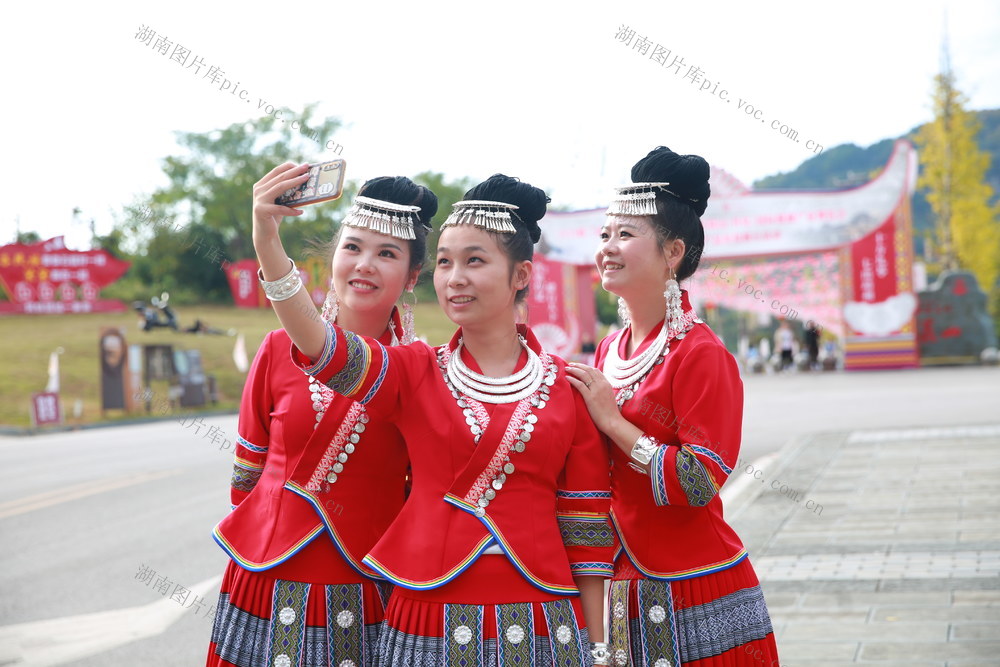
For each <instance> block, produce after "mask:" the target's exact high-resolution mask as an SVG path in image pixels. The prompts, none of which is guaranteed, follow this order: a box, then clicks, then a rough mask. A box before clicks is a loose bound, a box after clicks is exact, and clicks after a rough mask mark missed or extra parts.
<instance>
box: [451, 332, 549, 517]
mask: <svg viewBox="0 0 1000 667" xmlns="http://www.w3.org/2000/svg"><path fill="white" fill-rule="evenodd" d="M519 338H521V337H520V336H519ZM521 341H522V344H523V345H525V347H526V348H527V349H528V351H529V361H530V359H531V355H534V351H533V350H531V348H528V347H527V343H526V342H525V341H524V339H523V338H521ZM460 352H461V347H456V348H455V351H454V352H452V351H450V350H449V349H448V346H447V345H442V346H441V347H439V348H438V367H439V368H440V369H441V375H442V377H443V378H444V383H445V386H447V387H448V390H449V391H450V392H451V395H452V398H454V399H455V402H456V403H457V404H458V407H459V408H460V409H461V410H462V415H463V416H464V417H465V423H466V424H468V426H469V430H470V431H471V432H472V437H473V440H474V441H475V442H476V443H477V444H478V443H479V439H480V438H481V437H482V435H483V431H485V430H486V427H488V426H489V423H490V415H489V413H488V412H487V411H486V408H485V407H484V406H483V404H482V402H480V401H479V400H478V399H476V398H474V397H473V396H472V395H469V394H466V393H464V392H463V391H461V390H460V389H459V387H457V386H456V385H455V384H454V383H453V382H452V380H451V376H450V374H449V368H450V366H451V362H452V358H454V357H456V356H458V354H459V353H460ZM535 358H536V359H538V365H539V367H540V368H541V369H543V371H542V373H543V374H544V377H543V378H542V381H541V383H539V384H538V385H537V387H536V388H535V389H534V390H533V391H532V393H530V394H528V395H527V396H524V397H523V398H521V399H519V401H518V405H517V407H516V408H515V409H514V414H513V415H512V416H511V420H510V423H509V424H508V426H507V431H506V433H504V436H503V439H502V440H501V442H500V445H499V448H498V450H497V452H496V453H495V454H494V457H493V459H492V460H491V461H490V465H489V466H487V468H486V469H485V470H484V471H483V472H482V473H480V475H479V477H478V478H477V479H476V481H475V483H474V484H473V485H472V488H470V490H469V492H468V494H467V495H466V497H465V498H464V499H463V500H464V501H465V502H466V503H468V504H469V506H471V507H472V508H474V509H473V514H475V515H476V516H477V517H483V516H485V515H486V508H487V507H489V504H490V502H491V501H493V500H494V499H495V498H496V497H497V494H498V493H499V492H500V491H501V490H502V489H503V485H504V484H505V483H506V482H507V476H508V475H512V474H513V473H514V471H515V470H516V468H515V466H514V463H513V461H511V456H512V455H513V454H515V453H517V454H520V453H523V452H524V451H525V449H527V445H528V442H529V441H530V440H531V435H532V433H533V432H534V430H535V424H537V423H538V415H536V414H535V411H537V410H542V409H544V408H545V406H546V404H547V403H548V401H549V392H550V390H551V387H552V385H553V384H555V380H556V373H557V370H558V369H557V367H556V364H555V362H553V361H552V358H551V357H550V356H549V355H548V354H546V353H545V352H544V351H542V353H541V355H540V356H539V355H535ZM463 365H464V364H463ZM527 366H528V364H525V367H527ZM469 372H470V373H473V371H472V370H471V369H469ZM523 372H524V369H522V370H521V371H519V372H518V373H515V374H514V376H517V375H519V374H521V373H523ZM473 374H474V375H479V374H478V373H473ZM481 377H488V376H481ZM508 377H511V376H508ZM527 377H528V378H529V379H530V378H531V373H530V372H529V373H528V374H527ZM489 379H490V380H499V379H503V378H489ZM504 402H507V401H504Z"/></svg>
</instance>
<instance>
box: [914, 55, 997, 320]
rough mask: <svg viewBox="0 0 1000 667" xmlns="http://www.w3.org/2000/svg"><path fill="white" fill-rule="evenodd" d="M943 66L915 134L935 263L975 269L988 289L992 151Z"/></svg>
mask: <svg viewBox="0 0 1000 667" xmlns="http://www.w3.org/2000/svg"><path fill="white" fill-rule="evenodd" d="M943 70H944V71H942V72H941V74H938V75H937V76H936V77H935V78H934V96H933V99H934V120H933V121H932V122H930V123H928V124H927V125H924V126H923V127H922V128H920V131H919V132H918V133H917V136H916V142H917V146H918V147H919V149H920V151H919V152H920V165H921V167H922V170H921V175H920V178H919V179H918V181H917V186H918V187H921V188H926V189H927V201H928V202H929V203H930V205H931V210H933V212H934V217H935V225H934V234H933V239H931V241H932V249H933V258H934V259H935V260H936V261H935V264H937V267H938V268H939V269H942V270H943V269H958V268H962V269H967V270H969V271H971V272H972V273H973V274H975V276H976V279H977V280H978V281H979V286H980V287H981V288H982V290H983V291H984V292H986V294H987V295H989V294H991V293H993V292H994V291H995V289H996V283H997V277H998V275H1000V208H998V207H997V206H994V205H991V203H990V202H991V201H992V199H993V197H994V192H993V188H992V187H990V185H989V184H988V183H987V182H986V170H987V169H989V166H990V156H989V155H988V154H986V153H985V152H983V151H982V150H980V148H979V145H978V143H977V142H976V135H977V134H978V132H979V127H980V123H979V120H978V119H977V118H976V116H975V115H974V114H973V113H970V112H969V111H968V110H966V108H965V105H966V104H967V102H968V101H967V99H966V97H965V96H964V95H963V94H962V93H961V92H959V90H958V89H957V88H956V87H955V77H954V74H953V73H952V71H951V67H950V66H949V65H948V64H947V59H946V60H945V67H944V68H943ZM992 301H993V306H994V308H996V305H997V302H996V300H995V299H994V300H992ZM996 314H997V313H994V315H996Z"/></svg>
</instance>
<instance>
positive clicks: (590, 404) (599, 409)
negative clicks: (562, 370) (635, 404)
mask: <svg viewBox="0 0 1000 667" xmlns="http://www.w3.org/2000/svg"><path fill="white" fill-rule="evenodd" d="M566 379H567V380H568V381H569V383H570V384H571V385H573V386H574V387H576V390H577V391H579V392H580V395H581V396H583V400H584V401H585V402H586V404H587V410H588V411H589V412H590V418H591V419H593V420H594V425H595V426H597V429H598V430H599V431H601V432H603V433H604V434H605V435H610V433H611V429H612V426H613V425H614V423H615V421H616V420H619V419H621V418H622V416H621V411H620V410H619V409H618V402H617V401H616V400H615V390H614V389H613V388H612V387H611V383H610V382H608V379H607V378H606V377H604V373H602V372H601V371H599V370H597V369H596V368H593V367H592V366H586V365H584V364H577V363H569V364H566Z"/></svg>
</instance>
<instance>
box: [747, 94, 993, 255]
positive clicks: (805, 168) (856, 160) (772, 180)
mask: <svg viewBox="0 0 1000 667" xmlns="http://www.w3.org/2000/svg"><path fill="white" fill-rule="evenodd" d="M975 113H976V115H978V116H979V122H980V123H982V127H981V129H980V131H979V136H978V140H979V147H980V148H981V149H982V150H984V151H986V152H987V153H989V155H990V168H989V170H988V171H987V172H986V180H987V181H989V184H990V185H991V186H992V187H993V191H994V192H996V193H998V195H1000V109H986V110H984V111H978V112H975ZM920 127H922V126H917V127H915V128H913V129H912V130H910V131H909V132H907V133H906V134H904V135H903V136H901V137H899V138H900V139H907V140H909V141H910V142H913V139H914V137H915V136H916V134H917V132H918V131H919V130H920ZM894 141H896V140H895V139H884V140H882V141H880V142H878V143H875V144H872V145H871V146H868V147H867V148H861V147H860V146H856V145H855V144H841V145H840V146H835V147H833V148H830V149H828V150H825V151H823V152H822V153H820V154H819V155H817V156H815V157H811V158H809V159H808V160H806V161H805V162H803V163H802V164H800V165H799V166H798V168H796V169H795V170H794V171H790V172H788V173H785V174H775V175H773V176H766V177H765V178H762V179H760V180H758V181H756V182H755V183H754V184H753V188H754V189H755V190H830V189H836V190H839V189H842V188H849V187H853V186H856V185H861V184H862V183H867V182H868V181H870V180H871V179H872V176H873V175H874V173H875V172H876V171H877V170H878V169H880V168H882V167H883V166H884V165H885V163H886V161H887V160H888V159H889V154H890V153H891V152H892V144H893V142H894ZM914 145H916V144H915V142H914ZM913 226H914V232H915V233H914V236H915V239H914V242H915V246H916V248H915V250H916V256H917V257H921V256H923V251H924V242H923V241H924V239H923V235H924V233H926V231H927V230H930V229H931V227H932V226H933V222H932V218H931V207H930V205H929V204H928V203H927V198H926V197H925V196H924V192H923V191H922V190H917V191H916V192H915V193H914V195H913Z"/></svg>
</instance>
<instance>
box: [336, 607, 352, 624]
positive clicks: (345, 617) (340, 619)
mask: <svg viewBox="0 0 1000 667" xmlns="http://www.w3.org/2000/svg"><path fill="white" fill-rule="evenodd" d="M353 624H354V614H352V613H351V612H349V611H347V610H346V609H345V610H344V611H342V612H340V613H339V614H337V625H339V626H340V627H342V628H349V627H351V625H353Z"/></svg>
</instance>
